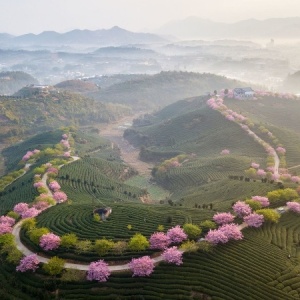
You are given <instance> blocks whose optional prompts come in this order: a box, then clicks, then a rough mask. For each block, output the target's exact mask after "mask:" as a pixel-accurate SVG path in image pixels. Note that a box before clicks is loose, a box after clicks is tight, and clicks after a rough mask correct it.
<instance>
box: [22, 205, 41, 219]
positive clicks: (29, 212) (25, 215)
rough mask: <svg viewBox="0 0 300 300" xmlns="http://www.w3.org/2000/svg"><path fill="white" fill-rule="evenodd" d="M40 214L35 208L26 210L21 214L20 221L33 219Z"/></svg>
mask: <svg viewBox="0 0 300 300" xmlns="http://www.w3.org/2000/svg"><path fill="white" fill-rule="evenodd" d="M39 214H40V211H39V210H37V209H36V208H35V207H31V208H28V209H27V210H26V211H25V212H23V213H22V214H21V216H22V219H26V218H34V217H36V216H38V215H39Z"/></svg>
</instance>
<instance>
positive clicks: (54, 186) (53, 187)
mask: <svg viewBox="0 0 300 300" xmlns="http://www.w3.org/2000/svg"><path fill="white" fill-rule="evenodd" d="M49 188H50V189H51V190H52V191H54V192H57V191H58V190H60V188H61V187H60V185H59V183H58V182H57V181H55V180H53V181H51V182H50V183H49Z"/></svg>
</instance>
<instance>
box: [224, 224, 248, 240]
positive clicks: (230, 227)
mask: <svg viewBox="0 0 300 300" xmlns="http://www.w3.org/2000/svg"><path fill="white" fill-rule="evenodd" d="M218 230H219V231H221V232H223V233H224V234H225V236H226V237H227V238H228V240H242V239H243V234H242V232H241V230H240V229H239V226H238V225H237V224H233V223H231V224H224V225H222V226H221V227H219V229H218Z"/></svg>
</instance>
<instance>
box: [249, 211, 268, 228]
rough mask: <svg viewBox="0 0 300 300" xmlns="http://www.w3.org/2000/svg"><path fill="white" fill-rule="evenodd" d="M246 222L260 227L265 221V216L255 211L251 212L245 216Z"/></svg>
mask: <svg viewBox="0 0 300 300" xmlns="http://www.w3.org/2000/svg"><path fill="white" fill-rule="evenodd" d="M244 222H245V223H246V224H247V225H248V226H249V227H255V228H258V227H260V226H261V225H262V224H263V222H264V216H263V215H259V214H256V213H253V214H250V215H248V216H245V217H244Z"/></svg>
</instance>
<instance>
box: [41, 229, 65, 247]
mask: <svg viewBox="0 0 300 300" xmlns="http://www.w3.org/2000/svg"><path fill="white" fill-rule="evenodd" d="M59 245H60V237H59V236H58V235H56V234H54V233H46V234H43V235H42V236H41V238H40V247H41V248H43V249H44V250H46V251H49V250H54V249H57V248H58V247H59Z"/></svg>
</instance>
